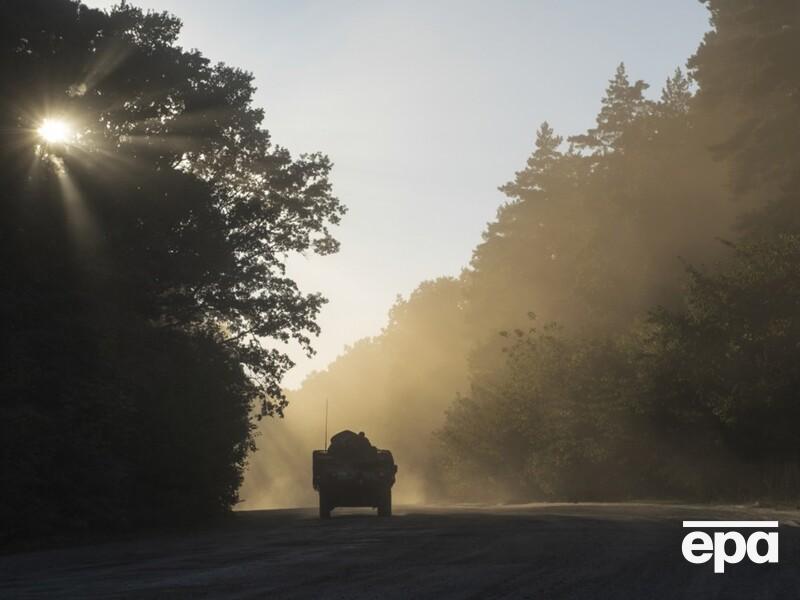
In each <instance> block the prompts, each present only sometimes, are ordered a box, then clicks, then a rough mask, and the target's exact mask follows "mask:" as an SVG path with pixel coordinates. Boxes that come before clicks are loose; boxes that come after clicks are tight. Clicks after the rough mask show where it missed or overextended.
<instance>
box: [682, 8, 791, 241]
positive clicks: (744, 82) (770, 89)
mask: <svg viewBox="0 0 800 600" xmlns="http://www.w3.org/2000/svg"><path fill="white" fill-rule="evenodd" d="M705 3H706V4H707V6H708V9H709V11H710V12H711V24H712V27H713V28H712V30H711V31H710V32H709V33H707V34H706V36H705V39H704V40H703V43H702V44H701V45H700V47H699V48H698V50H697V53H696V54H695V55H694V57H692V59H691V61H690V63H689V66H690V67H691V69H692V75H693V77H694V79H695V80H696V81H697V82H698V84H699V92H698V97H697V102H698V109H699V111H700V114H701V115H702V116H703V118H704V119H707V120H708V121H709V122H710V123H712V124H713V129H712V131H713V139H712V141H713V143H714V148H715V151H716V153H717V155H718V157H719V158H720V159H723V160H725V161H728V162H730V163H731V164H732V167H733V168H732V170H731V173H732V180H731V181H732V183H733V186H734V191H735V192H736V193H737V195H738V196H739V197H740V198H742V199H744V200H751V201H754V202H755V203H756V204H758V206H759V208H760V210H758V211H753V214H752V215H751V216H750V217H748V218H747V219H746V220H745V221H744V222H743V225H744V226H745V227H746V229H747V230H748V231H749V232H750V233H751V234H752V235H756V236H759V235H762V234H766V235H771V234H774V233H781V232H783V233H793V232H796V231H798V228H800V211H799V210H798V195H797V190H798V189H800V139H798V137H797V136H795V135H787V133H786V132H787V131H792V130H793V129H794V128H796V124H797V122H798V121H799V120H800V102H798V97H800V73H798V70H797V65H796V57H797V56H798V54H800V35H798V31H800V13H798V11H797V5H796V3H795V2H792V1H791V0H777V1H770V2H761V1H759V0H733V1H723V0H706V1H705Z"/></svg>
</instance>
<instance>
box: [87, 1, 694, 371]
mask: <svg viewBox="0 0 800 600" xmlns="http://www.w3.org/2000/svg"><path fill="white" fill-rule="evenodd" d="M86 3H87V4H88V5H90V6H93V7H100V8H106V7H108V6H110V5H112V4H116V1H113V2H106V1H92V0H89V1H88V2H86ZM129 3H130V4H134V5H138V6H141V7H143V8H153V9H157V10H166V11H169V12H172V13H174V14H176V15H178V16H179V17H180V18H181V19H182V20H183V23H184V28H183V33H182V35H181V40H180V41H181V44H182V45H183V46H184V47H186V48H198V49H199V50H200V51H201V52H203V54H204V55H205V56H207V57H208V58H210V59H211V60H212V61H214V62H217V61H223V62H226V63H228V64H230V65H233V66H237V67H240V68H243V69H246V70H248V71H251V72H252V73H254V75H255V81H256V85H257V86H258V93H257V95H256V101H257V104H258V105H259V106H262V107H263V108H265V109H266V121H265V125H266V127H267V128H268V129H269V130H270V131H271V133H272V136H273V139H274V141H275V142H276V143H278V144H280V145H283V146H286V147H287V148H289V150H291V151H292V152H293V153H300V152H312V151H317V150H319V151H322V152H325V153H326V154H328V155H329V156H330V157H331V159H332V160H333V162H334V170H333V176H332V181H333V184H334V190H335V192H336V194H337V195H338V196H339V198H340V199H341V200H342V201H343V202H344V203H345V204H346V205H347V206H348V208H349V213H348V214H347V216H346V217H345V220H344V222H343V224H342V226H341V227H339V228H338V230H337V231H336V236H337V238H338V239H339V240H340V241H341V243H342V249H341V252H340V253H339V254H337V255H335V256H331V257H315V256H310V257H308V258H302V257H300V258H298V259H297V260H292V261H291V263H290V267H291V273H293V274H294V276H295V277H296V278H297V279H298V281H299V282H300V285H301V287H302V289H304V291H321V292H322V293H323V294H324V295H325V296H327V297H328V299H329V300H330V302H329V304H328V305H327V306H326V307H325V308H324V310H323V313H322V315H321V318H320V325H321V326H322V330H323V331H322V335H321V336H320V338H319V339H318V340H317V341H316V344H315V346H316V348H317V350H318V354H317V355H316V356H315V357H314V358H313V359H310V360H309V359H306V358H304V357H303V356H302V355H297V356H295V359H296V360H297V363H298V364H297V366H296V367H295V369H294V370H293V371H292V372H291V373H290V374H289V376H288V378H287V380H286V381H285V383H286V384H287V386H288V387H296V386H297V385H298V384H299V383H300V382H301V381H302V379H303V378H304V377H305V376H306V375H307V374H308V373H309V372H311V371H312V370H314V369H321V368H324V367H325V366H326V365H327V364H328V363H329V362H330V361H331V360H333V359H334V358H335V357H336V356H337V355H338V354H340V353H341V352H342V350H343V349H344V347H345V345H347V344H350V343H352V342H354V341H356V340H358V339H360V338H362V337H365V336H370V335H375V334H377V333H379V332H380V330H381V328H382V327H383V325H384V324H385V323H386V316H387V311H388V309H389V308H390V306H391V305H392V304H393V303H394V300H395V297H396V296H397V294H402V295H404V296H407V295H408V294H409V293H410V292H411V291H412V290H413V289H414V288H415V287H416V286H417V285H418V284H419V283H420V282H421V281H423V280H425V279H429V278H435V277H439V276H442V275H458V273H460V271H461V269H462V268H463V267H464V266H466V264H467V263H468V262H469V259H470V255H471V252H472V249H473V248H474V247H475V245H476V244H477V243H478V242H479V241H480V235H481V232H482V230H483V229H484V227H485V225H486V223H487V222H488V221H490V220H491V219H492V218H493V217H494V215H495V211H496V210H497V207H498V206H499V205H500V204H501V203H502V202H503V196H502V194H500V192H498V191H497V186H498V185H501V184H503V183H505V182H506V181H508V180H509V179H510V178H512V177H513V176H514V172H515V171H517V170H519V169H520V168H521V167H522V166H523V165H524V163H525V160H526V159H527V157H528V155H529V154H530V151H531V149H532V147H533V140H534V137H535V131H536V129H537V127H538V126H539V124H540V123H541V122H542V121H544V120H548V121H549V122H550V124H551V125H553V126H554V127H555V129H556V131H557V132H558V133H561V134H565V135H569V134H573V133H578V132H581V131H583V130H585V129H586V128H587V127H590V126H591V125H592V124H593V123H594V118H595V115H596V114H597V111H598V110H599V107H600V99H601V97H602V95H603V92H604V90H605V88H606V85H607V83H608V79H609V78H610V77H611V76H612V75H613V73H614V69H615V68H616V66H617V64H618V63H619V62H620V61H624V62H625V63H626V66H627V67H628V72H629V75H630V76H631V78H632V79H644V80H645V81H647V82H648V83H650V84H651V86H652V88H651V90H650V92H651V94H652V95H653V96H657V95H658V94H659V91H660V88H661V86H662V84H663V82H664V80H665V79H666V78H667V76H669V75H670V74H671V73H672V72H673V71H674V69H675V67H677V66H683V65H684V64H685V62H686V59H687V58H688V57H689V56H690V55H691V54H692V53H693V52H694V50H695V48H696V47H697V45H698V43H699V42H700V40H701V38H702V35H703V33H704V32H705V31H706V30H707V29H708V15H707V12H706V10H705V8H704V7H703V6H702V5H701V4H700V3H699V2H698V1H697V0H669V2H665V1H664V0H624V1H623V0H605V1H603V2H598V1H597V0H571V1H570V0H529V1H527V2H524V1H512V0H507V1H492V2H489V1H483V2H477V1H460V0H448V1H445V0H440V1H436V0H428V1H424V0H413V1H412V0H406V1H402V2H401V1H399V0H398V1H392V2H389V1H381V0H373V1H354V0H227V1H222V0H134V1H132V2H129Z"/></svg>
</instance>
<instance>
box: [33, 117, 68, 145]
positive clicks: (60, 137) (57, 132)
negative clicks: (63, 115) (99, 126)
mask: <svg viewBox="0 0 800 600" xmlns="http://www.w3.org/2000/svg"><path fill="white" fill-rule="evenodd" d="M36 133H38V134H39V137H41V138H42V139H43V140H44V141H45V142H47V143H48V144H64V143H66V142H68V141H70V140H71V139H72V138H73V136H74V132H73V130H72V127H71V126H70V124H69V123H68V122H67V121H65V120H63V119H45V120H44V121H42V124H41V125H40V126H39V128H38V129H37V130H36Z"/></svg>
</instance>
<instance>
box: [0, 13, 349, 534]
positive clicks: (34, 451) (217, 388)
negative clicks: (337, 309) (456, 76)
mask: <svg viewBox="0 0 800 600" xmlns="http://www.w3.org/2000/svg"><path fill="white" fill-rule="evenodd" d="M0 23H1V25H0V28H1V29H0V81H3V82H4V89H8V90H11V89H13V93H8V94H4V95H3V98H2V99H1V100H0V123H2V127H1V128H0V131H1V133H0V135H1V136H2V144H0V147H1V148H2V151H3V153H4V158H5V161H4V163H3V165H2V168H0V182H2V186H0V187H2V192H1V193H0V194H1V195H0V201H1V203H0V211H2V219H0V252H2V261H0V277H2V280H3V282H4V290H5V291H4V293H3V294H2V296H0V315H2V322H3V323H4V325H5V326H6V327H7V330H6V332H5V334H6V335H4V336H3V339H2V342H0V344H2V356H3V358H4V360H3V368H4V372H5V374H6V375H7V376H5V377H3V378H2V382H1V383H0V387H2V389H1V390H0V396H2V397H3V399H4V400H3V404H2V405H0V410H2V419H1V421H2V424H3V425H2V427H3V431H2V435H0V438H2V444H3V446H4V447H3V457H4V461H5V462H4V465H3V466H4V468H3V470H2V473H3V475H2V477H3V479H4V480H3V481H2V484H1V485H2V487H3V488H4V489H13V490H15V494H9V495H6V496H5V497H4V499H3V501H2V502H3V505H2V510H0V517H1V518H2V519H3V521H4V522H7V521H6V520H7V519H11V518H12V517H14V526H15V528H16V529H20V528H22V529H24V528H25V527H45V528H46V527H49V526H53V525H54V524H58V523H60V524H74V525H81V524H84V525H85V524H87V523H97V522H109V523H115V522H116V523H125V522H136V521H143V520H156V519H159V518H171V517H173V516H174V515H176V514H185V515H190V516H191V515H205V514H209V513H211V512H215V511H220V510H226V509H228V508H230V507H231V506H232V505H233V503H235V502H236V499H237V489H238V486H239V484H240V482H241V476H242V470H243V467H244V465H245V463H246V459H247V455H248V452H249V451H250V450H252V448H253V443H254V440H253V437H252V429H253V424H252V422H251V417H252V416H253V415H254V414H255V413H256V412H260V413H261V414H271V413H274V412H280V411H281V410H282V409H283V407H284V405H285V400H284V397H283V393H282V390H281V387H280V381H281V378H282V376H283V374H284V372H285V371H286V369H287V368H288V367H289V366H290V365H291V361H290V359H289V358H288V356H287V354H286V351H285V349H284V348H283V345H284V344H285V343H286V342H289V341H291V340H295V341H297V342H299V343H300V345H301V346H302V347H304V348H305V349H306V350H307V351H309V352H310V351H311V346H310V343H311V337H312V336H313V335H315V334H316V333H317V332H318V331H319V329H318V326H317V324H316V321H315V318H316V315H317V313H318V311H319V308H320V306H321V305H322V303H323V302H324V299H323V298H322V297H321V296H320V295H318V294H313V293H311V294H308V293H304V292H302V291H301V290H299V289H298V287H297V285H296V284H295V282H294V281H293V280H292V279H291V277H290V276H289V274H287V273H286V270H285V259H286V256H287V255H288V254H289V253H292V252H304V251H312V252H317V253H320V254H326V253H329V252H333V251H335V250H336V248H337V244H336V242H335V240H334V239H333V238H332V237H331V234H330V232H329V227H330V226H332V225H335V224H336V223H338V221H339V219H340V217H341V215H342V214H343V212H344V209H343V207H342V206H341V204H340V203H339V202H338V200H337V199H336V198H335V197H334V196H333V195H332V191H331V186H330V182H329V180H328V174H329V171H330V167H331V164H330V161H329V160H328V159H327V157H325V156H323V155H319V154H311V155H304V156H301V157H299V158H293V157H292V156H291V155H290V153H289V152H288V151H287V150H286V149H284V148H282V147H280V146H276V145H275V144H273V143H272V141H271V139H270V136H269V133H268V132H267V131H266V130H265V129H263V128H262V121H263V112H262V111H261V110H260V109H257V108H255V107H254V106H253V93H254V88H253V84H252V76H251V75H250V74H248V73H245V72H243V71H240V70H238V69H235V68H231V67H228V66H225V65H223V64H218V65H212V64H211V63H210V62H209V61H208V59H206V58H204V57H203V56H202V55H201V54H200V53H199V52H197V51H191V52H187V51H184V50H183V49H181V48H180V47H179V46H177V42H176V40H177V37H178V34H179V31H180V21H179V20H178V19H177V18H176V17H173V16H170V15H168V14H165V13H154V12H143V11H141V10H140V9H137V8H134V7H132V6H130V5H127V4H121V5H120V6H118V7H116V8H115V9H113V10H112V11H111V12H109V13H103V12H99V11H96V10H91V9H89V8H87V7H86V6H84V5H82V4H79V3H78V2H75V1H72V0H56V1H52V0H47V1H45V0H33V1H25V2H23V1H16V0H15V1H10V2H5V3H3V4H2V7H0ZM46 119H61V120H63V122H64V123H66V124H62V125H60V127H62V129H65V130H66V129H67V128H71V129H72V132H71V133H68V134H66V133H65V135H64V139H61V140H54V139H52V138H51V139H47V138H43V137H42V136H41V135H39V134H38V133H37V128H39V127H40V125H41V124H42V122H44V121H45V120H46ZM257 404H258V405H259V406H256V405H257ZM97 507H101V510H98V509H97Z"/></svg>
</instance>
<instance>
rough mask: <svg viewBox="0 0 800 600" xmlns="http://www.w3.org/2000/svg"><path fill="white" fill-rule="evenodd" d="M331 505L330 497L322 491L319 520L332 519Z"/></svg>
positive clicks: (320, 494)
mask: <svg viewBox="0 0 800 600" xmlns="http://www.w3.org/2000/svg"><path fill="white" fill-rule="evenodd" d="M331 509H332V507H331V505H330V502H329V501H328V495H327V494H323V493H322V491H320V493H319V518H320V519H330V518H331Z"/></svg>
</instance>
